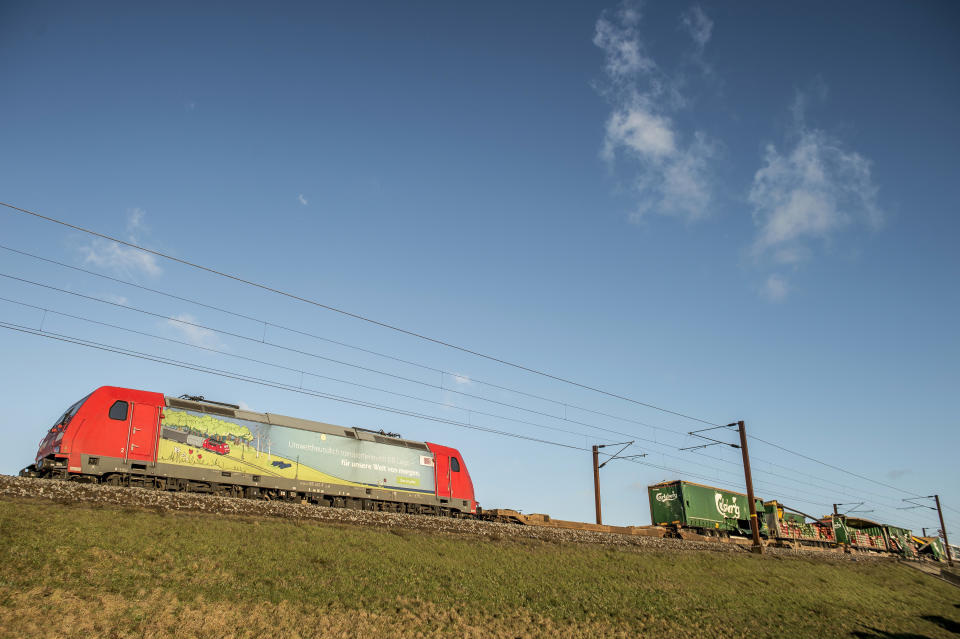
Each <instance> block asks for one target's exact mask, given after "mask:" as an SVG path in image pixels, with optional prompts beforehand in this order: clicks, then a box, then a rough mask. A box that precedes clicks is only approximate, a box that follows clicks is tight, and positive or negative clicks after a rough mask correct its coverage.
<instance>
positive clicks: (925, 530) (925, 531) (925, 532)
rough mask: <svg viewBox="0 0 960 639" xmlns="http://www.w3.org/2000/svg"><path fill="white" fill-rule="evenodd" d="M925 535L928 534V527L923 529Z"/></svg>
mask: <svg viewBox="0 0 960 639" xmlns="http://www.w3.org/2000/svg"><path fill="white" fill-rule="evenodd" d="M923 536H924V537H926V536H927V529H926V528H924V529H923Z"/></svg>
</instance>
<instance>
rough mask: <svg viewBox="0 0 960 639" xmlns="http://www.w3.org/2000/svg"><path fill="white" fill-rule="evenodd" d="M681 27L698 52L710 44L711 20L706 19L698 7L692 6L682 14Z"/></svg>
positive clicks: (705, 15)
mask: <svg viewBox="0 0 960 639" xmlns="http://www.w3.org/2000/svg"><path fill="white" fill-rule="evenodd" d="M683 26H684V28H686V30H687V32H688V33H689V34H690V37H691V38H693V41H694V43H695V44H696V45H697V48H698V49H699V50H700V51H703V48H704V47H705V46H707V43H708V42H710V36H711V34H712V33H713V20H711V19H710V18H708V17H707V14H706V13H704V12H703V9H701V8H700V5H694V6H693V7H691V8H690V9H689V10H688V11H687V12H686V13H684V14H683Z"/></svg>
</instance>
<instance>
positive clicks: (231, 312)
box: [0, 244, 685, 435]
mask: <svg viewBox="0 0 960 639" xmlns="http://www.w3.org/2000/svg"><path fill="white" fill-rule="evenodd" d="M0 249H3V250H5V251H9V252H11V253H16V254H18V255H22V256H25V257H30V258H32V259H35V260H40V261H43V262H47V263H49V264H55V265H57V266H60V267H63V268H67V269H71V270H73V271H78V272H80V273H85V274H87V275H92V276H95V277H99V278H103V279H105V280H109V281H111V282H117V283H119V284H123V285H125V286H130V287H132V288H136V289H140V290H142V291H147V292H150V293H154V294H157V295H162V296H165V297H169V298H170V299H175V300H179V301H182V302H187V303H189V304H195V305H197V306H200V307H202V308H206V309H210V310H214V311H217V312H220V313H224V314H226V315H231V316H233V317H238V318H241V319H245V320H249V321H251V322H254V323H256V324H257V325H266V326H270V327H272V328H278V329H281V330H284V331H289V332H291V333H294V334H297V335H302V336H304V337H310V338H313V339H317V340H320V341H324V342H328V343H330V344H336V345H337V346H342V347H345V348H349V349H353V350H356V351H359V352H363V353H367V354H369V355H375V356H377V357H382V358H385V359H389V360H392V361H395V362H399V363H402V364H407V365H410V366H415V367H417V368H422V369H424V370H428V371H431V372H434V373H440V374H441V375H449V376H451V377H455V378H456V377H459V378H464V377H465V376H464V375H461V374H459V373H456V372H453V371H448V370H445V369H441V368H437V367H435V366H431V365H429V364H424V363H422V362H415V361H412V360H409V359H404V358H402V357H397V356H396V355H390V354H388V353H383V352H381V351H376V350H373V349H369V348H364V347H362V346H357V345H355V344H350V343H347V342H343V341H339V340H335V339H331V338H329V337H325V336H322V335H317V334H316V333H311V332H309V331H304V330H300V329H296V328H292V327H290V326H285V325H283V324H278V323H276V322H273V321H272V320H267V319H263V318H258V317H253V316H251V315H247V314H245V313H240V312H238V311H234V310H230V309H227V308H224V307H222V306H216V305H214V304H209V303H207V302H201V301H199V300H196V299H191V298H188V297H183V296H181V295H177V294H174V293H170V292H168V291H161V290H159V289H155V288H151V287H149V286H144V285H143V284H138V283H136V282H131V281H129V280H124V279H121V278H118V277H113V276H110V275H106V274H104V273H98V272H96V271H93V270H90V269H85V268H81V267H79V266H73V265H71V264H66V263H64V262H60V261H57V260H53V259H50V258H47V257H42V256H40V255H35V254H33V253H29V252H27V251H22V250H20V249H16V248H13V247H10V246H5V245H2V244H0ZM468 379H469V380H470V382H473V383H476V384H480V385H483V386H488V387H490V388H495V389H497V390H502V391H507V392H510V393H515V394H517V395H522V396H525V397H529V398H531V399H537V400H541V401H545V402H549V403H552V404H554V405H556V406H563V407H564V408H565V409H569V408H572V409H575V410H579V411H583V412H586V413H590V414H594V415H598V416H600V417H607V418H609V419H615V420H618V421H622V422H625V423H630V424H635V425H638V426H644V427H646V428H651V429H653V430H662V431H666V432H669V433H674V434H676V435H684V434H685V433H684V431H680V430H676V429H673V428H667V427H665V426H658V425H656V424H650V423H648V422H642V421H639V420H636V419H631V418H629V417H623V416H621V415H613V414H610V413H605V412H603V411H598V410H595V409H591V408H587V407H585V406H580V405H578V404H575V403H571V402H570V401H561V400H558V399H554V398H552V397H546V396H543V395H538V394H535V393H529V392H526V391H522V390H519V389H517V388H514V387H510V386H503V385H500V384H496V383H494V382H491V381H488V380H483V379H479V378H476V377H472V376H470V377H468ZM454 392H455V391H454ZM481 399H483V398H481Z"/></svg>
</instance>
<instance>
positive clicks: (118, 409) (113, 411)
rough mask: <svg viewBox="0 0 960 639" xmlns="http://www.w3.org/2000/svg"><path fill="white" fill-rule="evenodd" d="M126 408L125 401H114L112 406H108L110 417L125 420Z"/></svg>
mask: <svg viewBox="0 0 960 639" xmlns="http://www.w3.org/2000/svg"><path fill="white" fill-rule="evenodd" d="M127 408H128V405H127V403H126V402H122V401H119V400H117V401H115V402H114V403H113V406H111V407H110V419H117V420H120V421H125V420H126V419H127Z"/></svg>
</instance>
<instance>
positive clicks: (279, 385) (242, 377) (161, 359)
mask: <svg viewBox="0 0 960 639" xmlns="http://www.w3.org/2000/svg"><path fill="white" fill-rule="evenodd" d="M0 328H5V329H8V330H13V331H18V332H21V333H27V334H30V335H35V336H39V337H44V338H48V339H54V340H57V341H61V342H67V343H71V344H76V345H80V346H84V347H88V348H94V349H97V350H102V351H107V352H111V353H116V354H120V355H125V356H128V357H134V358H138V359H143V360H146V361H153V362H157V363H162V364H166V365H170V366H175V367H179V368H185V369H188V370H194V371H198V372H201V373H206V374H213V375H218V376H221V377H226V378H229V379H235V380H239V381H246V382H249V383H254V384H259V385H263V386H267V387H272V388H276V389H280V390H286V391H290V392H295V393H300V394H305V395H311V396H314V397H319V398H322V399H328V400H332V401H337V402H344V403H347V404H352V405H356V406H361V407H366V408H372V409H376V410H381V411H386V412H390V413H394V414H398V415H402V416H408V417H412V418H416V419H423V420H428V421H433V422H438V423H443V424H448V425H452V426H458V427H462V428H468V429H471V430H476V431H481V432H486V433H490V434H495V435H501V436H506V437H513V438H517V439H521V440H526V441H530V442H535V443H542V444H549V445H553V446H559V447H563V448H568V449H573V450H578V451H584V452H587V451H588V450H589V449H587V448H586V447H581V446H574V445H571V444H566V443H563V442H556V441H552V440H546V439H542V438H537V437H530V436H527V435H522V434H519V433H513V432H510V431H503V430H499V429H495V428H490V427H487V426H482V425H479V424H474V423H465V422H461V421H457V420H452V419H448V418H443V417H438V416H435V415H429V414H424V413H419V412H416V411H410V410H405V409H399V408H396V407H390V406H386V405H383V404H378V403H375V402H369V401H365V400H359V399H356V398H350V397H345V396H340V395H335V394H332V393H325V392H322V391H317V390H312V389H305V388H302V387H295V386H293V385H290V384H285V383H283V382H278V381H275V380H266V379H263V378H259V377H255V376H251V375H246V374H242V373H236V372H232V371H224V370H222V369H216V368H213V367H209V366H203V365H199V364H195V363H190V362H184V361H181V360H175V359H173V358H169V357H165V356H159V355H155V354H150V353H143V352H140V351H135V350H132V349H125V348H122V347H117V346H114V345H109V344H103V343H99V342H95V341H92V340H85V339H82V338H77V337H75V336H69V335H63V334H58V333H53V332H49V331H42V330H38V329H33V328H31V327H27V326H22V325H17V324H13V323H9V322H0ZM624 461H627V462H631V463H636V464H639V465H643V466H647V467H651V468H656V469H660V470H665V471H668V472H673V473H681V474H683V475H685V476H688V477H693V478H696V479H703V480H708V481H709V480H711V479H712V478H711V477H707V476H704V475H701V474H698V473H692V472H689V471H686V470H680V469H676V468H672V467H668V466H662V465H659V464H654V463H651V462H647V461H644V460H641V459H625V460H624ZM781 496H782V497H784V498H787V499H791V500H794V501H801V502H805V503H810V504H822V503H825V502H814V501H812V500H809V499H804V498H800V497H796V496H791V495H785V494H782V493H781Z"/></svg>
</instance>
